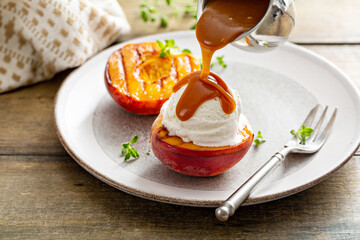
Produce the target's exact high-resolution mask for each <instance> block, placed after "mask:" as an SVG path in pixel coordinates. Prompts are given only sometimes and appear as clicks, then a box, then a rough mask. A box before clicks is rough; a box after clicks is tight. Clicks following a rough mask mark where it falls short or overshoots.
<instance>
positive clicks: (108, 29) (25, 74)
mask: <svg viewBox="0 0 360 240" xmlns="http://www.w3.org/2000/svg"><path fill="white" fill-rule="evenodd" d="M129 30H130V26H129V24H128V22H127V20H126V17H125V15H124V13H123V11H122V9H121V7H120V5H119V4H118V2H117V1H116V0H1V1H0V93H1V92H6V91H10V90H13V89H15V88H18V87H20V86H25V85H29V84H33V83H36V82H39V81H42V80H46V79H49V78H51V77H52V76H53V75H54V74H55V73H57V72H59V71H62V70H64V69H67V68H72V67H76V66H79V65H81V64H83V63H84V62H85V61H86V59H88V58H89V57H91V56H92V55H94V54H95V53H97V52H98V51H99V50H101V49H103V48H104V47H106V46H108V45H109V44H111V43H112V42H114V41H115V40H116V38H117V37H119V36H120V35H121V34H125V33H127V32H129Z"/></svg>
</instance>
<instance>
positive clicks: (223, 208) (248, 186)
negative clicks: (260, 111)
mask: <svg viewBox="0 0 360 240" xmlns="http://www.w3.org/2000/svg"><path fill="white" fill-rule="evenodd" d="M284 155H286V154H282V153H276V154H275V155H274V156H272V157H271V158H270V159H269V160H268V161H267V162H266V163H265V164H264V165H263V166H262V167H261V168H260V169H259V170H258V171H257V172H256V173H254V175H252V176H251V177H250V178H249V179H248V180H247V181H246V182H245V183H244V184H243V185H241V186H240V187H239V188H238V189H237V190H236V191H235V192H234V193H233V194H232V195H231V196H230V197H229V198H228V199H226V201H225V202H223V203H222V204H220V206H219V207H218V208H217V209H216V210H215V215H216V217H217V219H219V220H220V221H226V220H228V219H229V217H231V216H232V215H233V214H234V213H235V211H236V209H238V208H239V206H240V205H241V204H242V203H243V202H244V201H245V200H246V199H247V198H248V197H249V195H250V193H251V192H252V190H253V189H254V188H255V187H256V186H258V184H259V183H260V182H261V181H262V180H263V179H264V178H265V177H266V176H267V175H268V174H269V173H270V172H271V171H272V170H274V169H275V168H277V167H278V166H279V165H280V164H281V163H282V162H283V161H284V159H285V156H284Z"/></svg>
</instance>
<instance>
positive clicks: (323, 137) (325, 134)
mask: <svg viewBox="0 0 360 240" xmlns="http://www.w3.org/2000/svg"><path fill="white" fill-rule="evenodd" d="M336 114H337V108H335V110H334V112H333V114H332V116H331V118H330V121H329V122H328V124H327V125H326V127H325V129H324V131H323V132H322V133H321V135H320V137H318V138H316V139H315V140H314V141H316V142H318V143H319V144H320V145H323V144H324V142H325V140H326V138H327V137H328V136H329V135H330V132H331V128H332V126H333V125H334V122H335V118H336Z"/></svg>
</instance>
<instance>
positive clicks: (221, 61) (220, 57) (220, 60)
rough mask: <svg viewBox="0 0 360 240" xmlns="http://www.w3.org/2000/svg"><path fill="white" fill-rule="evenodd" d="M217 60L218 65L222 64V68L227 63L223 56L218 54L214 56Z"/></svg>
mask: <svg viewBox="0 0 360 240" xmlns="http://www.w3.org/2000/svg"><path fill="white" fill-rule="evenodd" d="M216 60H217V62H218V63H219V65H220V66H222V67H223V68H226V67H227V65H226V64H225V62H224V56H219V57H216Z"/></svg>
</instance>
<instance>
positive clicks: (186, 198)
mask: <svg viewBox="0 0 360 240" xmlns="http://www.w3.org/2000/svg"><path fill="white" fill-rule="evenodd" d="M171 38H172V39H175V41H176V44H177V45H178V46H179V47H180V48H189V49H191V50H192V52H193V54H194V55H195V56H196V57H200V50H199V46H198V43H197V41H196V38H195V35H194V32H193V31H186V32H170V33H165V34H159V35H152V36H147V37H143V38H138V39H134V40H132V41H129V42H124V43H121V44H118V45H116V46H113V47H111V48H109V49H106V50H104V51H103V52H101V53H99V54H98V55H96V56H95V57H93V58H92V59H90V60H89V61H88V62H86V63H85V64H84V65H83V66H81V67H79V68H78V69H76V70H74V71H73V72H72V74H70V75H69V76H68V77H67V79H66V80H65V81H64V83H63V84H62V86H61V88H60V90H59V92H58V95H57V98H56V101H55V122H56V127H57V130H58V136H59V138H60V141H61V142H62V144H63V145H64V147H65V148H66V150H67V151H68V152H69V154H70V155H71V156H72V157H73V158H74V159H75V160H76V161H77V162H78V163H79V164H80V165H81V166H82V167H83V168H85V169H86V170H87V171H89V172H90V173H91V174H93V175H94V176H95V177H97V178H99V179H101V180H102V181H104V182H106V183H108V184H110V185H111V186H114V187H115V188H118V189H120V190H123V191H125V192H128V193H130V194H134V195H137V196H140V197H144V198H148V199H152V200H156V201H162V202H168V203H174V204H182V205H193V206H216V205H217V204H219V203H220V202H221V201H223V200H225V199H226V198H227V197H228V196H229V195H230V194H231V193H232V192H233V191H234V190H235V189H236V188H237V187H238V186H240V185H241V184H242V183H243V182H244V181H245V180H246V179H247V178H248V177H250V176H251V175H252V174H253V173H254V172H255V171H256V170H257V169H258V168H259V167H260V166H261V165H262V164H263V163H264V162H265V161H266V160H268V158H269V157H271V155H272V154H274V153H275V152H276V151H278V150H280V149H281V148H282V146H283V144H284V143H286V142H287V141H288V140H289V138H290V137H291V135H290V134H289V131H290V130H291V129H293V128H297V127H299V125H300V124H301V122H302V121H303V119H304V118H305V116H306V115H307V113H308V111H309V110H310V109H311V108H312V107H313V106H314V105H315V104H316V103H320V104H323V105H325V104H328V105H329V106H330V110H332V109H333V108H334V107H335V106H337V107H338V108H339V111H338V116H337V119H336V122H335V125H334V127H333V132H332V134H331V135H330V137H329V139H328V141H327V142H326V144H325V146H324V147H323V148H322V149H321V150H320V151H319V152H318V153H316V154H314V155H290V156H289V157H288V159H287V160H286V162H285V163H284V164H283V165H282V166H280V167H279V168H278V169H277V170H276V171H275V172H274V173H273V174H272V176H270V177H269V178H268V179H266V181H265V182H263V184H262V185H261V186H260V187H259V188H257V190H256V191H255V192H254V193H252V194H251V196H250V198H249V199H248V200H247V202H246V204H254V203H260V202H266V201H271V200H275V199H279V198H282V197H285V196H288V195H291V194H294V193H297V192H299V191H302V190H304V189H306V188H309V187H311V186H313V185H314V184H316V183H318V182H320V181H321V180H323V179H325V178H326V177H327V176H329V174H331V173H332V172H334V171H335V170H336V169H338V168H339V167H341V166H342V165H343V164H344V163H345V162H346V161H347V160H349V159H350V158H351V156H352V155H353V153H354V151H355V150H356V149H357V147H358V146H359V143H360V97H359V92H358V90H357V89H356V87H355V85H354V84H353V83H352V82H351V80H349V79H348V78H347V77H346V76H345V75H344V74H343V73H342V72H341V71H340V70H339V69H338V68H337V67H335V66H334V65H333V64H331V63H330V62H328V61H327V60H325V59H324V58H322V57H320V56H318V55H316V54H314V53H312V52H310V51H308V50H306V49H304V48H302V47H299V46H296V45H293V44H285V45H284V46H283V47H281V48H279V49H278V50H276V51H273V52H270V53H267V54H251V53H247V52H243V51H240V50H238V49H236V48H234V47H233V46H227V47H226V48H224V49H222V50H220V51H219V52H218V53H216V54H215V56H220V55H224V56H225V57H224V60H225V62H226V63H227V65H228V67H227V68H226V69H221V68H220V67H219V66H215V68H214V71H215V72H217V73H218V74H219V75H220V76H222V77H223V78H224V79H225V80H226V81H227V82H228V84H229V85H230V86H232V87H233V88H235V89H237V90H238V92H239V93H240V96H241V98H242V105H243V111H244V113H245V114H246V116H247V117H248V118H249V120H250V123H251V125H252V127H253V129H254V130H255V131H257V130H261V131H262V134H263V136H264V137H265V138H266V140H267V141H266V143H264V144H263V145H261V146H260V147H254V146H253V147H252V148H251V149H250V151H249V153H248V154H247V155H246V157H245V158H244V159H242V160H241V161H240V162H239V163H238V164H237V165H236V166H235V167H233V168H232V169H231V170H229V171H228V172H226V173H224V174H221V175H219V176H216V177H211V178H194V177H188V176H184V175H181V174H178V173H176V172H174V171H172V170H170V169H168V168H166V167H165V166H163V165H162V164H161V163H160V161H159V160H158V159H156V157H155V156H154V155H153V154H152V153H150V155H146V152H147V151H148V150H150V149H151V147H150V144H149V136H150V126H151V123H152V121H153V120H154V118H155V117H154V116H150V117H149V116H138V115H135V114H130V113H128V112H126V111H124V110H122V109H121V108H120V107H119V106H118V105H117V104H116V103H115V102H114V101H113V100H112V99H111V98H110V96H109V95H108V93H107V90H106V88H105V85H104V68H105V64H106V61H107V59H108V57H109V56H110V54H111V53H112V52H113V51H114V50H116V49H118V48H120V47H122V46H123V45H125V44H128V43H130V42H131V43H134V42H144V41H154V40H157V39H160V40H164V39H171ZM135 134H138V135H139V141H138V143H137V144H136V145H135V147H136V148H137V149H138V150H139V152H140V154H141V157H140V158H139V159H138V160H136V161H129V162H124V161H123V158H122V157H121V156H120V153H121V143H122V142H126V141H129V140H130V139H131V137H132V136H134V135H135Z"/></svg>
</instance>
